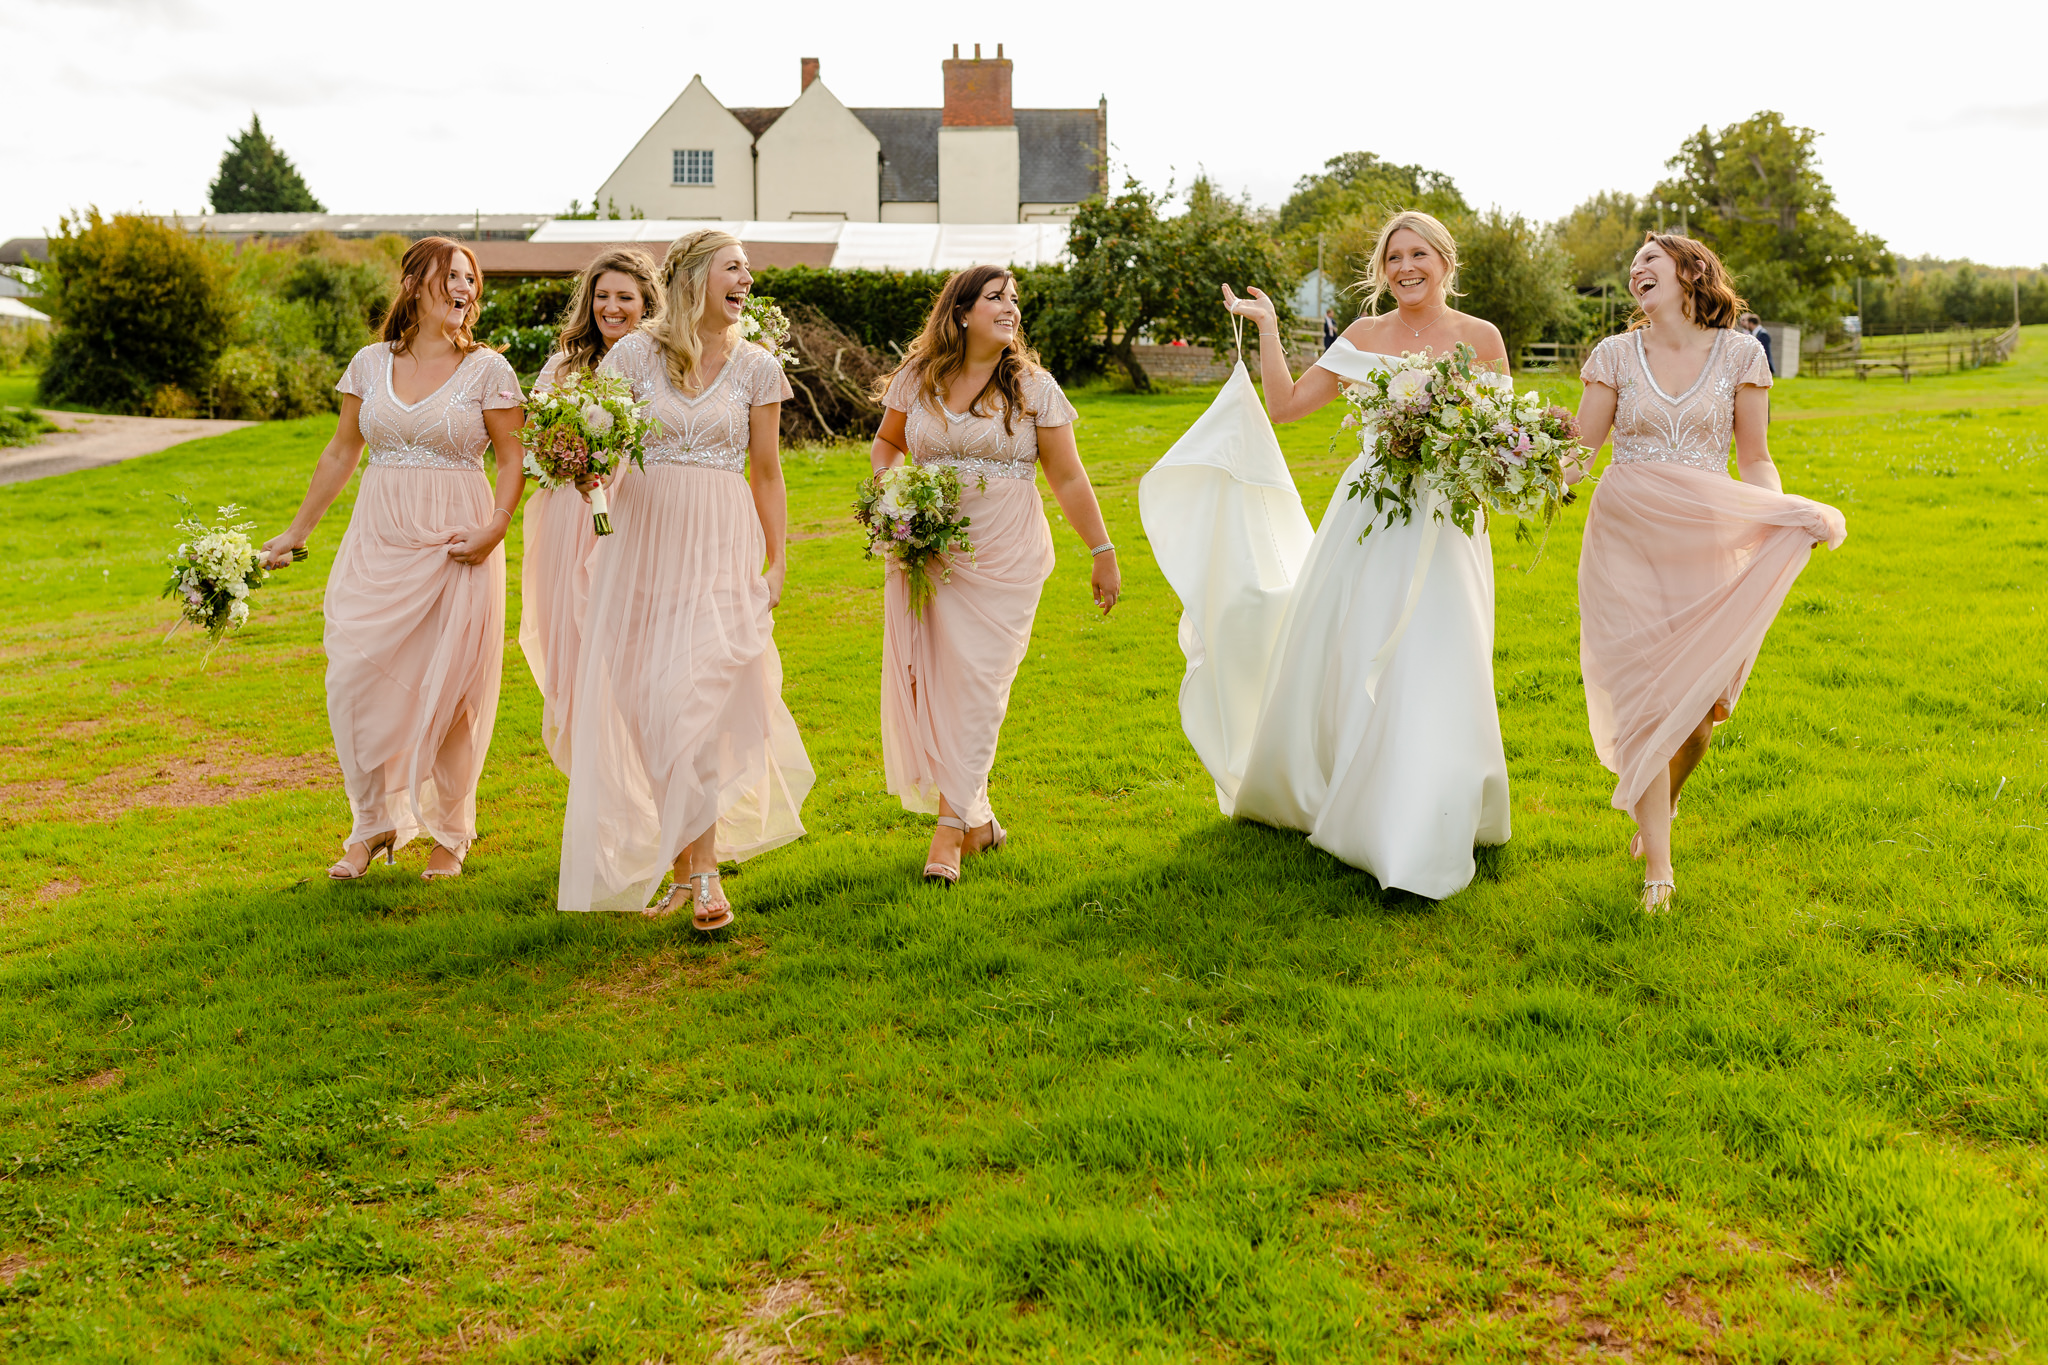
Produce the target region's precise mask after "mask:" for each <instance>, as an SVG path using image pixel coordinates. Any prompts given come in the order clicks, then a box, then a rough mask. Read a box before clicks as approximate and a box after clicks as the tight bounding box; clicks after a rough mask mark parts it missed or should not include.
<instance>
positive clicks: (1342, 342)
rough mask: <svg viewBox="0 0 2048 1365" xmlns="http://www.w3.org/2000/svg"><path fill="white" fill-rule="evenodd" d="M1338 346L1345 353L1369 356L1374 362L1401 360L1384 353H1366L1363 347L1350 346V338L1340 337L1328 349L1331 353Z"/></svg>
mask: <svg viewBox="0 0 2048 1365" xmlns="http://www.w3.org/2000/svg"><path fill="white" fill-rule="evenodd" d="M1339 346H1342V347H1343V348H1344V349H1345V350H1347V351H1355V352H1356V353H1358V354H1359V355H1369V356H1371V357H1373V358H1374V359H1376V360H1399V359H1400V358H1401V357H1399V356H1397V355H1388V354H1387V353H1386V352H1385V351H1368V350H1366V349H1365V348H1364V347H1361V346H1354V345H1352V344H1351V338H1350V337H1342V336H1340V337H1338V338H1337V339H1336V340H1335V341H1333V342H1331V343H1330V349H1331V350H1333V351H1334V350H1336V349H1337V348H1338V347H1339Z"/></svg>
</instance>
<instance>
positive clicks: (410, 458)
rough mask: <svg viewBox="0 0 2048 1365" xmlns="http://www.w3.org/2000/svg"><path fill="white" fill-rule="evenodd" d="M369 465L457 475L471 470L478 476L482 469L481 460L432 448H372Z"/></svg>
mask: <svg viewBox="0 0 2048 1365" xmlns="http://www.w3.org/2000/svg"><path fill="white" fill-rule="evenodd" d="M370 463H371V464H373V465H376V466H377V467H378V468H380V469H452V470H455V471H457V472H458V473H459V472H462V471H465V470H472V469H473V470H475V471H476V472H477V473H479V474H481V473H483V469H484V465H483V461H482V460H479V459H466V458H464V457H463V456H460V455H450V454H449V453H448V452H447V451H445V450H436V449H434V448H433V447H432V446H386V447H383V448H381V449H380V448H377V447H374V446H373V447H372V448H371V450H370Z"/></svg>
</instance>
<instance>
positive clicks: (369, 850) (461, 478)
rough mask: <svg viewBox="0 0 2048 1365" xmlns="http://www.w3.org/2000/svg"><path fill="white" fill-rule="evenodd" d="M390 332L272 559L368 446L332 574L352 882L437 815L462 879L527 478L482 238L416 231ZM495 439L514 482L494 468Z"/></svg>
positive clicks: (346, 382)
mask: <svg viewBox="0 0 2048 1365" xmlns="http://www.w3.org/2000/svg"><path fill="white" fill-rule="evenodd" d="M399 269H400V274H401V276H402V278H401V280H400V283H399V289H398V298H397V299H396V301H394V302H393V303H392V305H391V309H390V312H389V313H387V314H386V315H385V318H384V336H383V340H381V341H379V342H377V343H375V344H374V345H370V346H365V347H364V348H363V349H362V350H360V351H358V352H356V355H355V358H354V359H353V360H351V361H350V362H349V366H348V370H347V372H346V373H344V374H343V375H342V377H341V382H340V384H338V385H337V386H336V387H337V388H338V389H339V390H340V391H341V393H342V395H343V397H342V400H341V420H340V422H339V423H338V424H337V425H336V428H335V433H334V439H332V440H331V441H329V442H328V443H327V448H326V450H324V451H322V452H321V455H320V461H319V463H318V464H317V465H316V466H315V467H314V470H313V481H312V486H311V487H310V488H309V489H307V491H306V500H305V502H304V503H303V504H301V505H300V507H299V512H298V515H297V516H296V517H294V518H293V519H292V524H291V525H290V526H289V527H288V528H286V530H285V531H284V533H283V534H282V535H279V536H276V537H274V538H273V539H272V540H270V541H269V542H268V543H267V544H265V545H264V547H263V554H264V558H265V560H266V562H267V563H269V564H271V565H273V566H276V565H282V564H286V563H289V562H290V560H291V552H292V550H293V549H294V548H296V547H299V546H303V545H304V544H305V543H306V539H307V537H308V536H310V535H312V533H313V529H314V528H315V527H316V526H318V525H319V524H320V518H321V517H322V516H323V515H325V514H326V512H327V509H328V508H329V507H330V506H332V505H333V503H334V500H335V498H336V497H338V496H339V495H340V493H341V491H342V489H344V488H346V487H347V486H348V481H349V478H350V476H351V475H353V474H354V473H355V469H356V465H357V463H358V461H359V460H360V459H361V457H362V453H363V450H364V447H365V446H367V447H368V449H369V452H370V467H369V468H368V469H366V470H364V471H363V481H362V485H361V486H360V487H359V488H358V489H357V490H356V502H355V510H354V511H353V512H351V513H350V515H349V523H348V530H347V531H346V532H344V533H343V535H342V538H341V546H340V549H339V550H338V551H337V552H336V554H335V558H334V569H333V572H332V573H331V574H329V576H328V579H327V597H326V601H325V603H324V608H325V613H326V617H327V630H326V637H325V642H326V647H327V717H328V720H329V722H330V723H331V724H332V726H333V728H334V747H335V753H336V756H337V757H338V758H339V759H340V760H341V774H342V783H343V785H344V787H345V788H346V789H347V792H348V802H349V809H350V811H351V812H352V814H353V817H354V823H353V826H352V828H351V829H350V830H349V834H348V839H347V841H346V849H345V851H344V852H343V854H342V858H341V861H340V862H337V863H336V864H334V866H333V867H331V868H329V869H328V870H327V875H328V876H330V877H332V878H333V879H334V880H336V881H352V880H354V879H355V878H358V877H361V876H362V875H363V874H364V873H365V872H367V871H368V870H369V866H370V863H371V860H372V859H374V858H375V857H376V856H377V855H378V854H379V853H382V854H383V855H384V860H385V862H386V863H389V862H391V861H392V855H393V854H394V853H395V852H396V850H397V849H399V848H402V847H404V846H405V845H406V843H408V842H409V841H410V840H411V839H412V838H413V836H414V835H416V834H418V833H419V832H420V831H422V830H424V831H426V833H427V834H428V835H429V836H430V837H431V838H432V839H433V841H434V848H433V852H432V853H431V854H430V855H429V856H428V858H427V869H426V871H425V872H424V873H423V874H422V876H423V877H425V878H426V879H428V880H432V879H434V878H437V877H453V876H456V875H457V874H459V873H460V872H461V871H462V861H463V858H464V857H465V856H466V855H467V853H468V851H469V845H470V842H471V841H472V840H473V839H475V838H476V784H477V778H478V776H479V775H480V774H481V773H482V771H483V764H484V754H485V751H487V750H488V749H489V748H490V744H491V725H492V723H493V721H494V720H495V719H496V718H497V712H498V675H499V671H500V668H501V666H502V664H503V661H504V654H505V551H504V548H503V545H502V542H503V540H504V539H505V529H506V528H507V527H508V526H510V525H511V524H512V512H513V509H515V508H516V507H518V505H519V494H520V491H521V489H523V488H524V486H525V482H526V477H525V473H524V471H523V464H524V460H525V451H524V450H523V449H522V448H521V447H520V444H519V428H520V426H521V425H522V423H523V421H524V415H523V413H522V412H521V409H520V403H521V395H520V392H519V380H518V377H517V376H515V375H514V374H513V373H512V367H511V366H510V365H508V364H507V363H506V362H505V358H504V357H503V356H501V355H499V354H498V353H497V352H496V351H493V350H491V349H490V348H489V347H487V346H484V345H483V344H482V343H480V342H478V341H477V340H476V338H475V337H473V336H472V335H471V334H470V328H471V326H472V325H473V324H474V322H475V321H476V313H477V306H478V289H479V284H480V278H481V277H480V274H479V272H478V270H477V264H476V258H475V257H474V256H473V255H471V254H470V251H469V248H468V247H466V246H463V245H462V244H461V243H459V242H453V241H450V240H448V239H447V238H445V237H427V238H424V239H422V240H420V241H417V242H414V243H413V244H412V246H411V247H409V248H408V249H407V250H406V253H405V256H404V259H403V260H402V262H401V263H400V267H399ZM486 451H490V452H492V453H493V454H494V456H495V458H496V461H497V467H498V471H497V472H498V478H497V491H496V494H495V496H494V495H493V493H492V489H491V481H490V479H488V478H487V477H485V474H484V453H485V452H486Z"/></svg>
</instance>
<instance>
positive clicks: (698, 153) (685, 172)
mask: <svg viewBox="0 0 2048 1365" xmlns="http://www.w3.org/2000/svg"><path fill="white" fill-rule="evenodd" d="M714 157H715V152H714V149H712V148H709V147H677V148H675V149H674V150H673V151H671V152H670V153H669V170H668V173H669V183H670V184H671V185H689V186H692V187H701V186H705V185H716V184H717V183H718V178H717V170H718V163H717V161H716V160H715V159H714ZM699 171H701V172H702V174H703V178H702V179H701V180H700V179H697V178H695V177H696V175H697V173H698V172H699Z"/></svg>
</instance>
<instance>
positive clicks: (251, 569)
mask: <svg viewBox="0 0 2048 1365" xmlns="http://www.w3.org/2000/svg"><path fill="white" fill-rule="evenodd" d="M172 496H173V497H177V498H178V501H179V502H180V503H181V504H183V505H184V506H185V507H186V508H188V509H189V508H190V507H191V503H189V502H187V501H186V500H185V499H184V498H182V497H178V495H177V494H175V493H174V494H172ZM216 510H217V511H218V512H219V514H220V521H219V522H218V523H217V524H215V525H213V526H208V525H207V524H206V523H205V522H203V521H201V520H199V518H198V517H196V516H193V515H192V513H191V512H190V511H189V510H188V511H187V512H186V513H185V515H184V516H182V517H180V518H179V519H178V529H179V530H180V531H182V532H184V534H185V541H184V543H183V544H181V545H180V546H178V548H177V549H175V550H173V551H172V552H171V554H170V564H171V578H170V581H169V582H168V583H166V584H164V591H163V595H164V596H165V597H175V598H178V599H179V604H178V620H177V623H176V624H175V625H173V626H172V627H171V634H172V635H175V634H177V633H178V627H179V626H182V625H185V624H187V623H188V622H189V623H190V624H192V625H195V626H198V627H199V628H200V629H201V630H203V631H205V632H206V634H207V637H208V638H209V639H210V640H211V641H212V642H213V645H218V644H219V643H220V642H221V637H222V636H224V635H226V634H227V633H228V632H229V631H231V630H237V629H239V628H240V627H241V625H242V623H243V622H244V621H247V620H248V619H249V601H248V598H249V594H250V593H251V592H253V591H255V590H256V589H257V588H259V587H261V586H263V580H264V579H266V578H268V577H270V571H269V570H268V569H265V568H264V567H263V566H262V565H261V564H259V563H258V562H257V556H256V544H255V542H254V541H252V540H250V539H249V531H250V530H251V529H252V528H253V527H254V526H255V525H256V523H255V522H253V521H240V522H237V521H235V520H234V518H235V517H237V516H239V515H240V514H241V511H242V509H241V508H240V507H237V506H236V505H235V504H234V503H229V504H228V505H227V506H225V507H222V508H218V509H216ZM230 523H233V524H232V525H231V524H230ZM293 557H294V558H295V559H296V558H303V553H302V552H298V551H295V552H294V554H293ZM164 638H165V639H169V638H170V636H169V635H167V636H165V637H164ZM207 652H208V653H211V652H212V646H209V647H208V651H207Z"/></svg>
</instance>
